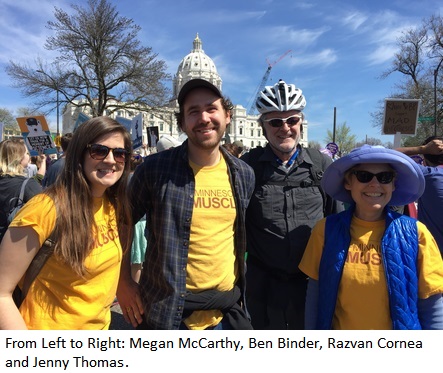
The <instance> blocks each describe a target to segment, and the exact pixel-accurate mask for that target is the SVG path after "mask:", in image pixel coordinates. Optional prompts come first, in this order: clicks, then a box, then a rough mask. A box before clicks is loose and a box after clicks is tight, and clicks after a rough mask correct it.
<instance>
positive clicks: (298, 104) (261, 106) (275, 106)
mask: <svg viewBox="0 0 443 373" xmlns="http://www.w3.org/2000/svg"><path fill="white" fill-rule="evenodd" d="M255 105H256V106H257V110H258V112H259V113H260V114H265V113H269V112H272V111H289V110H300V111H302V110H303V109H304V108H305V106H306V99H305V96H303V95H302V90H301V89H300V88H296V87H295V85H294V84H286V83H285V82H284V81H283V80H281V79H280V80H279V82H278V83H276V84H275V85H274V86H266V87H265V89H264V90H263V91H261V92H260V94H259V95H258V97H257V100H256V102H255Z"/></svg>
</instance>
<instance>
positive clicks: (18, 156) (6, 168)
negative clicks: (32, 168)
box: [0, 138, 28, 176]
mask: <svg viewBox="0 0 443 373" xmlns="http://www.w3.org/2000/svg"><path fill="white" fill-rule="evenodd" d="M27 151H28V150H27V149H26V146H25V142H24V141H23V139H18V138H15V139H8V140H3V141H2V142H0V175H1V176H3V175H9V176H23V175H24V173H25V169H24V168H23V166H22V164H21V162H22V160H23V157H24V156H25V154H26V152H27Z"/></svg>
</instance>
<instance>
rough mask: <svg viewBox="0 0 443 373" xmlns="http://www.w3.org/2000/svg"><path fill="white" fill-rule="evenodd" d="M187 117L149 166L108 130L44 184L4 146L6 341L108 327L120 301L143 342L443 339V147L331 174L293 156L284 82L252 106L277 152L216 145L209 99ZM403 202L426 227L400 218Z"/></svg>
mask: <svg viewBox="0 0 443 373" xmlns="http://www.w3.org/2000/svg"><path fill="white" fill-rule="evenodd" d="M177 101H178V112H177V113H176V119H177V123H178V126H179V129H180V130H181V131H182V132H183V133H184V134H185V135H186V139H185V140H184V141H178V140H177V139H174V138H172V137H170V136H166V137H165V136H163V137H161V138H160V139H158V140H157V139H156V140H155V142H156V145H157V152H156V153H153V154H150V155H147V156H141V155H139V154H136V153H134V150H133V149H132V143H131V137H130V134H129V133H128V131H127V130H126V129H125V127H124V126H122V125H121V124H119V123H118V122H116V121H115V120H113V119H111V118H108V117H97V118H93V119H90V120H88V121H86V122H84V123H83V124H81V125H80V126H79V127H78V128H77V129H76V130H75V132H74V133H72V134H70V133H69V134H65V135H63V136H61V137H60V148H61V149H62V154H63V156H62V157H61V158H60V159H59V160H57V161H56V162H55V163H53V164H49V165H47V167H46V168H45V166H42V164H44V163H45V162H44V159H45V157H44V156H43V157H40V158H39V157H38V158H37V159H36V160H35V163H37V161H38V160H40V162H39V166H38V165H37V166H36V168H37V170H35V168H34V171H31V167H28V165H29V163H30V157H29V152H28V149H27V148H26V145H25V143H24V142H23V140H5V141H3V142H1V143H0V228H1V231H0V233H1V235H2V239H1V243H0V329H71V330H73V329H108V328H109V326H110V322H111V306H112V305H113V304H114V303H115V301H116V300H117V301H118V302H119V304H120V307H121V309H122V313H123V316H124V318H125V320H126V321H127V323H128V324H131V327H133V328H136V329H140V330H142V329H175V330H234V329H242V330H253V329H256V330H263V329H269V330H285V329H286V330H287V329H291V330H294V329H299V330H301V329H320V330H325V329H345V330H349V329H379V330H382V329H443V298H442V294H443V260H442V254H443V228H442V225H441V221H443V216H442V213H443V167H442V165H443V138H441V137H432V138H429V139H426V141H425V142H424V144H423V145H422V146H418V147H410V148H398V149H396V150H393V149H386V148H384V147H381V146H369V145H365V146H362V147H361V148H357V149H354V150H353V151H351V152H350V153H349V154H347V155H345V156H343V157H341V158H339V159H336V160H333V159H332V158H331V157H329V156H328V155H326V154H324V153H323V152H321V151H320V150H316V149H310V148H304V147H302V146H301V144H300V138H301V136H302V134H303V122H304V120H305V115H304V112H303V111H304V109H305V107H306V104H307V102H306V98H305V96H304V94H303V92H302V90H301V89H300V88H298V87H296V86H295V85H294V84H287V83H286V82H284V81H283V80H280V81H279V82H277V83H276V84H275V85H273V86H267V87H265V89H264V90H263V91H262V92H261V93H260V94H259V95H258V97H257V100H256V106H257V110H258V111H259V113H260V116H259V119H258V121H259V124H260V126H261V127H262V129H263V134H264V136H265V138H266V140H267V144H266V146H265V147H263V148H262V147H257V148H255V149H251V150H249V151H245V149H244V146H243V144H242V143H241V142H235V143H233V144H223V145H221V142H222V138H223V136H224V134H225V131H226V129H227V128H228V126H229V125H230V122H231V118H232V109H233V105H232V103H231V101H230V100H229V98H228V97H226V96H225V95H223V93H222V92H221V91H220V89H219V88H217V87H216V86H215V85H213V84H212V83H210V82H209V81H206V80H204V79H192V80H190V81H188V82H187V83H185V84H184V85H183V87H182V88H181V90H180V92H179V94H178V97H177ZM416 154H421V155H422V156H423V158H424V164H423V165H419V164H417V163H416V162H415V161H414V160H413V159H412V158H411V157H409V155H416ZM37 174H39V175H40V176H39V177H37ZM26 179H29V182H28V183H27V185H26V187H25V193H24V198H23V203H24V205H23V207H22V208H21V209H20V210H19V211H18V213H17V215H15V217H14V219H13V220H12V222H10V223H9V222H8V220H7V218H8V213H9V212H10V211H11V201H15V200H16V199H17V196H18V195H19V191H20V188H21V186H22V185H23V182H24V180H26ZM411 203H417V206H418V216H417V219H416V218H413V217H410V216H408V215H407V214H406V213H398V212H396V211H394V208H393V207H394V206H395V207H398V206H406V205H408V204H411ZM48 239H49V240H50V241H51V243H52V244H51V245H50V248H51V249H50V251H49V253H48V254H45V258H44V260H45V261H44V264H43V265H42V266H41V267H40V268H39V271H38V274H36V277H35V278H34V279H33V281H32V282H31V284H30V285H29V289H28V288H26V294H25V296H23V297H22V300H21V304H19V303H16V299H15V298H14V294H15V292H16V291H17V289H18V288H19V289H20V288H21V289H23V288H24V287H25V285H24V283H26V281H27V277H28V274H29V272H30V267H31V266H32V265H33V263H34V262H35V261H36V258H40V257H41V255H40V253H41V252H43V250H42V249H41V248H42V247H43V246H45V245H46V242H47V240H48ZM26 287H27V285H26ZM116 297H117V298H116Z"/></svg>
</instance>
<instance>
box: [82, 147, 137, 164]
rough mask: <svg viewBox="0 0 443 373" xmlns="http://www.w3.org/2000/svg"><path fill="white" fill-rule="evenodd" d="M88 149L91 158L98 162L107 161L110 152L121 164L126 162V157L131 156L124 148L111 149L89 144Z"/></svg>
mask: <svg viewBox="0 0 443 373" xmlns="http://www.w3.org/2000/svg"><path fill="white" fill-rule="evenodd" d="M86 147H87V148H88V150H89V155H90V156H91V158H93V159H96V160H98V161H102V160H103V159H105V158H106V157H107V156H108V154H109V152H110V151H112V155H113V156H114V159H115V161H116V162H120V163H123V162H124V161H125V160H126V156H128V155H129V152H128V151H127V150H126V149H124V148H109V147H107V146H105V145H101V144H89V145H87V146H86Z"/></svg>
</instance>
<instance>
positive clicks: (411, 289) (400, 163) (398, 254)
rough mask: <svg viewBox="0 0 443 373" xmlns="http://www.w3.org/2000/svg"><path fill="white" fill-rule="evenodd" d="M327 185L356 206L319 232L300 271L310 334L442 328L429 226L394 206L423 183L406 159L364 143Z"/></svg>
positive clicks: (441, 273) (440, 270)
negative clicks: (305, 277) (303, 275)
mask: <svg viewBox="0 0 443 373" xmlns="http://www.w3.org/2000/svg"><path fill="white" fill-rule="evenodd" d="M322 185H323V188H324V190H325V191H326V193H328V194H329V195H330V196H331V197H333V198H335V199H337V200H339V201H343V202H346V203H349V204H350V207H349V208H348V209H347V210H346V211H344V212H342V213H340V214H335V215H331V216H328V217H326V218H325V219H322V220H320V221H319V222H318V223H317V224H316V226H315V227H314V229H313V231H312V234H311V237H310V239H309V242H308V245H307V247H306V251H305V254H304V256H303V259H302V261H301V263H300V269H301V270H302V271H303V272H304V273H306V274H307V275H308V276H309V278H310V280H309V285H308V292H307V299H306V329H320V330H326V329H344V330H350V329H365V330H367V329H374V330H388V329H443V299H442V293H443V260H442V258H441V256H440V255H439V251H438V247H437V244H436V242H435V240H434V238H433V237H432V235H431V233H430V232H429V230H428V229H427V228H426V226H425V225H424V224H423V223H421V222H419V221H417V220H416V219H413V218H411V217H408V216H406V215H403V214H399V213H396V212H394V211H392V210H391V209H390V208H389V206H390V205H395V206H398V205H406V204H408V203H410V202H413V201H415V200H417V199H418V198H419V197H420V196H421V195H422V194H423V191H424V188H425V181H424V177H423V174H422V172H421V170H420V168H419V166H418V165H417V164H416V163H415V162H414V161H413V160H412V159H411V158H409V157H407V156H406V155H404V154H402V153H400V152H398V151H396V150H392V149H386V148H384V147H381V146H369V145H364V146H362V147H360V148H357V149H354V150H353V151H351V152H350V153H349V154H347V155H345V156H343V157H341V158H339V159H337V160H336V161H335V162H334V163H333V164H331V165H330V166H329V167H328V168H327V169H326V171H325V173H324V175H323V179H322Z"/></svg>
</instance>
